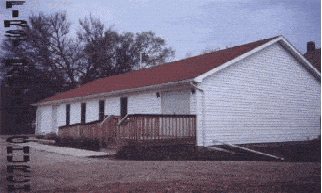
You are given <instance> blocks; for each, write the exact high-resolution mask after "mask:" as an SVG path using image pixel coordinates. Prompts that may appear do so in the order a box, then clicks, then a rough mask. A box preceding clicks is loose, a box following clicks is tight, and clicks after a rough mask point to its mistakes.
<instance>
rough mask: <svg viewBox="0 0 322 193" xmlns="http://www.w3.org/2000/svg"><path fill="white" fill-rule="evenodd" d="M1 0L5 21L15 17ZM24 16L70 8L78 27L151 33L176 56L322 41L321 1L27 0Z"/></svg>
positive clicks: (302, 45) (21, 8)
mask: <svg viewBox="0 0 322 193" xmlns="http://www.w3.org/2000/svg"><path fill="white" fill-rule="evenodd" d="M4 2H5V1H4V0H1V6H2V7H1V23H2V24H1V28H0V29H1V31H2V34H1V36H2V37H3V36H4V35H3V31H4V29H3V19H11V10H12V9H10V10H6V9H5V8H4V7H3V6H4ZM15 8H16V9H18V10H19V11H20V14H21V16H20V17H19V18H18V19H24V18H27V16H29V14H30V12H34V13H37V12H39V11H42V12H45V13H53V12H55V11H58V10H66V11H67V14H68V17H69V19H70V20H71V21H72V23H73V28H74V30H73V31H72V34H76V33H75V31H76V30H75V29H76V28H77V27H78V19H79V18H81V19H83V18H84V17H85V16H89V14H92V16H94V17H96V18H100V19H101V21H102V22H103V23H104V25H105V27H106V28H108V27H109V26H111V25H113V26H114V29H116V30H117V31H119V32H125V31H129V32H143V31H150V30H151V31H153V32H155V33H156V35H157V36H160V37H162V38H164V39H165V40H166V41H167V44H168V46H171V47H172V48H173V49H175V50H176V59H182V58H184V57H185V56H186V55H187V54H190V55H198V54H200V53H201V52H202V51H203V50H206V49H216V48H223V47H227V46H229V47H230V46H235V45H240V44H244V43H248V42H252V41H256V40H259V39H264V38H270V37H274V36H277V35H283V36H284V37H286V38H287V39H288V40H289V41H290V42H291V43H292V44H293V45H294V46H295V47H297V48H298V49H299V51H300V52H302V53H304V52H305V51H306V43H307V42H308V41H315V42H316V45H317V47H320V45H321V1H320V0H270V1H268V0H267V1H265V0H261V1H258V0H109V1H106V0H86V1H85V0H26V3H25V4H24V5H23V6H16V7H15Z"/></svg>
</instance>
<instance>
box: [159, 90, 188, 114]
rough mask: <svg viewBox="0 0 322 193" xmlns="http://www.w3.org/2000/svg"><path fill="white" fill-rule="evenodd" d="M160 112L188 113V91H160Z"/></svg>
mask: <svg viewBox="0 0 322 193" xmlns="http://www.w3.org/2000/svg"><path fill="white" fill-rule="evenodd" d="M161 105H162V114H171V115H173V114H176V115H188V114H190V92H189V91H187V90H184V91H169V92H162V93H161Z"/></svg>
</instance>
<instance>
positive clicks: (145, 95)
mask: <svg viewBox="0 0 322 193" xmlns="http://www.w3.org/2000/svg"><path fill="white" fill-rule="evenodd" d="M156 93H157V91H151V92H142V93H138V94H133V95H129V96H128V114H161V94H160V97H157V94H156ZM159 93H160V92H159Z"/></svg>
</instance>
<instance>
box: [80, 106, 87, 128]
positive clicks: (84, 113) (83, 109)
mask: <svg viewBox="0 0 322 193" xmlns="http://www.w3.org/2000/svg"><path fill="white" fill-rule="evenodd" d="M85 121H86V103H82V104H81V124H85Z"/></svg>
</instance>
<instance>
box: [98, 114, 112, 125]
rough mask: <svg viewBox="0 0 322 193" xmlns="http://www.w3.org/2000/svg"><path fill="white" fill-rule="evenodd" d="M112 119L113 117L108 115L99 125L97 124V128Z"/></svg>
mask: <svg viewBox="0 0 322 193" xmlns="http://www.w3.org/2000/svg"><path fill="white" fill-rule="evenodd" d="M113 117H114V115H109V116H107V117H106V118H105V119H104V120H103V121H102V122H101V123H100V124H99V126H102V125H103V124H104V123H105V122H107V121H109V120H110V119H111V118H113Z"/></svg>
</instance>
